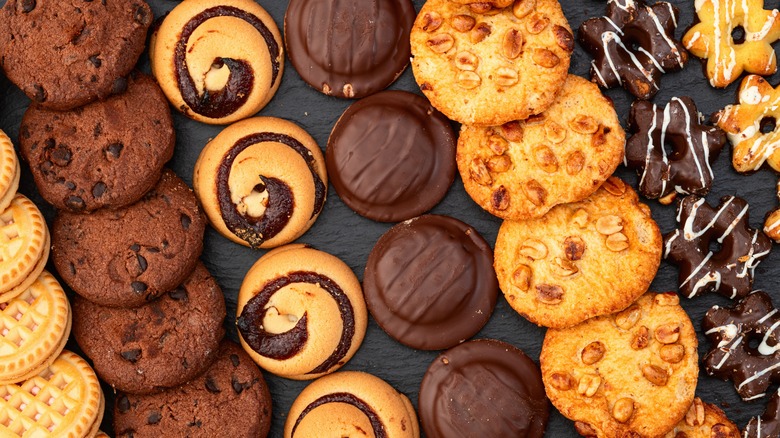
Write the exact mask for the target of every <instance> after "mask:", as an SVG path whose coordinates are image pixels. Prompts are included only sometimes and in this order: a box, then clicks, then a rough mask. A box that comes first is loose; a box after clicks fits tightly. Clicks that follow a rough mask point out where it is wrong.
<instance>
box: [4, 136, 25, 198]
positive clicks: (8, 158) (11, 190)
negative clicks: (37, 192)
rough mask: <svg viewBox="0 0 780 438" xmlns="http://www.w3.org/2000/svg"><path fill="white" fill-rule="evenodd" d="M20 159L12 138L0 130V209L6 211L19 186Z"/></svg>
mask: <svg viewBox="0 0 780 438" xmlns="http://www.w3.org/2000/svg"><path fill="white" fill-rule="evenodd" d="M20 175H21V171H20V168H19V159H18V158H17V156H16V150H15V149H14V145H13V143H11V139H10V138H8V136H7V135H5V132H3V131H2V130H0V211H5V209H6V208H8V206H9V205H10V204H11V200H12V199H14V196H16V190H17V189H18V188H19V177H20Z"/></svg>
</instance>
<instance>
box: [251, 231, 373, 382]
mask: <svg viewBox="0 0 780 438" xmlns="http://www.w3.org/2000/svg"><path fill="white" fill-rule="evenodd" d="M237 317H238V320H237V321H236V324H237V325H238V332H239V335H240V339H241V345H242V346H243V347H244V350H246V351H247V353H249V355H250V356H251V357H252V359H254V360H255V362H257V364H258V365H260V367H262V368H264V369H265V370H267V371H269V372H271V373H274V374H276V375H279V376H282V377H287V378H289V379H296V380H306V379H314V378H316V377H319V376H322V375H324V374H327V373H331V372H333V371H335V370H337V369H339V368H341V366H342V365H344V364H345V363H346V362H347V361H348V360H349V359H350V358H352V356H353V355H354V354H355V352H356V351H357V349H358V347H360V344H361V343H362V342H363V336H365V333H366V324H367V318H368V311H367V310H366V303H365V301H364V300H363V291H362V289H361V287H360V282H359V281H358V279H357V277H355V274H354V273H353V272H352V270H351V269H350V268H349V266H347V265H346V264H345V263H344V262H342V261H341V260H339V259H338V258H336V257H334V256H332V255H330V254H327V253H324V252H322V251H317V250H316V249H313V248H310V247H308V246H305V245H287V246H283V247H281V248H277V249H275V250H273V251H271V252H269V253H267V254H266V255H265V256H263V257H261V258H260V260H258V261H257V262H256V263H255V264H254V266H252V268H250V269H249V272H247V274H246V277H245V278H244V282H243V283H242V284H241V290H240V291H239V293H238V308H237Z"/></svg>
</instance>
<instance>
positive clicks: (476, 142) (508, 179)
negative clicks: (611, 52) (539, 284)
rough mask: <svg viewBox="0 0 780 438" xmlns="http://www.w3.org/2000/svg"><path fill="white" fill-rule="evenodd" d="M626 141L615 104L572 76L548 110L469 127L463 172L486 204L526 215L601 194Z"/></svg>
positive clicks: (510, 215)
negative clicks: (484, 125) (496, 124)
mask: <svg viewBox="0 0 780 438" xmlns="http://www.w3.org/2000/svg"><path fill="white" fill-rule="evenodd" d="M625 141H626V138H625V132H624V131H623V128H622V127H621V126H620V121H619V120H618V118H617V114H615V108H614V107H613V106H612V103H611V102H610V101H609V100H608V99H607V98H606V97H604V95H602V94H601V91H600V90H599V88H598V87H597V86H596V85H595V84H593V83H591V82H589V81H587V80H585V79H583V78H581V77H579V76H573V75H569V77H568V79H567V80H566V83H565V85H564V86H563V89H562V90H561V92H560V94H559V95H558V99H557V100H556V101H555V103H554V104H553V105H552V106H551V107H550V108H548V109H547V110H546V111H545V112H543V113H542V114H539V115H537V116H533V117H530V118H528V119H527V120H525V121H519V122H510V123H507V124H504V125H503V126H495V127H476V126H468V125H463V127H462V128H461V131H460V138H459V139H458V152H457V162H458V170H459V171H460V176H461V178H462V179H463V185H464V187H465V189H466V191H467V192H468V194H469V196H471V199H473V200H474V201H475V202H476V203H477V204H479V205H480V207H482V208H484V209H485V210H487V211H488V212H490V213H492V214H493V215H495V216H498V217H500V218H503V219H512V220H521V219H528V218H533V217H539V216H542V215H543V214H545V213H546V212H547V211H549V210H550V209H551V208H552V207H553V206H555V205H557V204H562V203H567V202H574V201H579V200H580V199H583V198H586V197H588V195H590V194H591V193H593V192H594V191H596V189H597V188H598V187H599V186H600V185H601V184H602V183H603V182H604V180H606V179H607V177H609V176H610V175H612V172H614V171H615V169H616V168H617V166H618V164H620V161H621V160H622V159H623V145H624V144H625Z"/></svg>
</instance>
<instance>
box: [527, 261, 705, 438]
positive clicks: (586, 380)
mask: <svg viewBox="0 0 780 438" xmlns="http://www.w3.org/2000/svg"><path fill="white" fill-rule="evenodd" d="M625 272H629V271H628V270H625V271H624V273H625ZM696 348H697V340H696V332H695V331H694V329H693V325H692V324H691V320H690V319H689V318H688V315H687V314H686V313H685V310H683V308H682V307H680V300H679V298H678V296H677V294H676V293H674V292H669V293H665V294H655V293H652V292H650V293H647V294H645V295H643V296H642V297H641V298H639V300H638V301H637V302H636V303H634V304H633V305H631V306H630V307H629V308H628V309H626V310H624V311H622V312H619V313H616V314H613V315H604V316H599V317H596V318H593V319H590V320H588V321H586V322H584V323H582V324H580V325H577V326H574V327H571V328H568V329H564V330H556V329H550V330H548V331H547V335H546V336H545V338H544V345H543V346H542V353H541V357H540V362H541V367H542V379H543V380H544V387H545V390H546V391H547V396H548V397H550V401H552V404H553V405H554V406H555V407H556V408H558V410H559V411H560V412H561V413H562V414H563V415H564V416H565V417H567V418H569V419H571V420H573V421H575V424H574V426H575V428H576V429H577V431H578V432H579V433H580V434H581V435H584V436H604V437H607V436H608V437H617V436H643V437H655V436H661V435H664V434H666V433H668V432H669V431H670V430H672V429H673V428H674V427H675V425H676V424H677V423H679V422H680V420H683V418H684V417H685V414H686V412H688V409H689V407H690V406H691V403H693V397H694V391H695V389H696V380H697V378H698V374H699V366H698V355H697V352H696Z"/></svg>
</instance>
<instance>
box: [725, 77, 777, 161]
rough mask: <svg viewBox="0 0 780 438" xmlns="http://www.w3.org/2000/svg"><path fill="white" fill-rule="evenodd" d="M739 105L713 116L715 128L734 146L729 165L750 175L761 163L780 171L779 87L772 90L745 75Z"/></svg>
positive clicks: (740, 90)
mask: <svg viewBox="0 0 780 438" xmlns="http://www.w3.org/2000/svg"><path fill="white" fill-rule="evenodd" d="M738 96H739V103H738V104H735V105H729V106H727V107H726V108H724V109H722V110H721V111H720V112H719V113H718V114H717V116H716V118H717V121H718V126H720V128H721V129H723V130H724V131H726V135H727V136H728V138H729V141H731V144H732V145H733V146H734V151H733V155H732V159H731V162H732V165H733V166H734V169H736V170H737V172H743V173H744V172H753V171H756V170H758V169H759V168H760V167H761V166H762V165H763V164H764V163H765V162H766V163H768V164H769V165H770V166H771V167H772V168H773V169H774V170H776V171H780V150H778V144H780V130H778V129H777V128H776V125H777V123H776V122H777V118H778V117H780V86H778V87H777V88H772V86H771V85H770V84H769V82H767V81H766V79H764V78H762V77H761V76H756V75H749V76H747V77H745V79H743V80H742V83H741V84H740V86H739V94H738Z"/></svg>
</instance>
